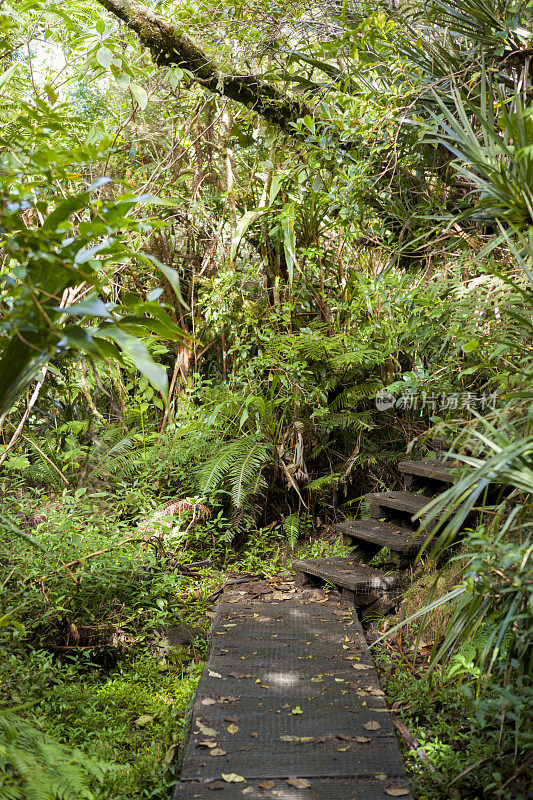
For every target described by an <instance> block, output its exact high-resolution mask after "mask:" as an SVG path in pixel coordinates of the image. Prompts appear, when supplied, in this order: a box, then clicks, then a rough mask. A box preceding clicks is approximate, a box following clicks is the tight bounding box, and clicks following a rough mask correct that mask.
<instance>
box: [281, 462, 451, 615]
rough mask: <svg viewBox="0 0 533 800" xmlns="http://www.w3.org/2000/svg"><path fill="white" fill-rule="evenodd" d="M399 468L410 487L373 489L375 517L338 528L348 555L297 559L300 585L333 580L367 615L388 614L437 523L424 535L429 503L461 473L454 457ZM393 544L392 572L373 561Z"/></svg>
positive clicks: (372, 512)
mask: <svg viewBox="0 0 533 800" xmlns="http://www.w3.org/2000/svg"><path fill="white" fill-rule="evenodd" d="M398 470H399V472H400V473H401V474H402V476H403V479H404V482H405V485H406V486H407V487H408V491H390V492H373V493H371V494H368V495H366V496H365V500H366V501H367V503H368V505H369V511H370V519H361V520H355V521H350V522H341V523H340V524H338V525H335V526H334V527H335V529H336V530H337V531H339V532H340V533H342V535H343V539H344V543H345V544H346V545H347V546H349V547H350V548H352V553H353V555H352V556H350V557H347V558H341V557H336V558H310V559H304V560H301V561H294V562H293V569H294V571H295V573H296V579H297V582H298V583H299V585H300V586H313V585H316V584H317V583H318V584H320V583H324V582H327V583H330V584H333V585H334V586H336V587H337V588H338V589H339V590H340V592H341V595H342V596H343V598H344V599H345V600H346V601H347V602H348V603H350V604H351V605H355V606H359V607H362V609H363V610H362V614H361V616H362V617H363V618H364V617H366V616H368V615H369V614H371V613H385V612H386V611H387V610H389V609H390V608H392V607H393V606H394V605H395V603H396V599H397V597H398V595H399V593H400V586H401V572H400V571H398V568H399V570H402V569H405V568H406V567H408V566H410V565H411V564H412V563H413V561H414V559H415V558H416V556H417V554H418V552H419V551H420V548H421V547H422V545H423V543H424V542H425V540H426V539H427V537H428V535H429V534H430V533H431V530H432V529H434V528H435V525H436V522H434V521H433V522H432V523H431V525H430V526H428V527H427V529H426V530H425V531H424V533H423V534H421V533H420V531H419V528H420V524H421V521H422V520H423V518H424V515H423V513H422V515H421V516H420V517H419V518H417V519H414V517H415V516H416V515H418V514H420V512H423V510H424V508H425V506H426V505H427V504H428V502H429V501H430V500H431V499H432V498H433V497H435V495H437V494H439V493H440V492H442V491H443V490H444V489H446V488H448V486H449V485H450V484H452V483H454V481H456V480H457V478H458V477H459V470H458V469H457V467H456V466H455V465H454V464H453V462H451V461H448V462H446V461H444V460H436V459H432V460H425V461H401V462H400V463H399V465H398ZM384 547H385V548H388V550H390V552H391V556H392V558H394V560H395V563H393V564H392V565H391V566H392V567H393V569H392V570H378V569H375V568H374V567H370V566H369V565H368V563H367V562H368V561H370V560H371V559H372V558H373V557H374V556H375V555H377V553H379V552H380V550H382V549H383V548H384Z"/></svg>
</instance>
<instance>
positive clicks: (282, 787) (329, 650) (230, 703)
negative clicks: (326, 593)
mask: <svg viewBox="0 0 533 800" xmlns="http://www.w3.org/2000/svg"><path fill="white" fill-rule="evenodd" d="M302 594H303V593H302ZM231 600H232V602H227V601H226V600H225V599H224V600H223V601H222V602H221V603H220V606H219V610H218V613H217V616H216V619H215V622H214V626H213V633H212V639H211V654H210V659H209V662H208V665H207V668H206V670H205V671H204V673H203V675H202V678H201V680H200V683H199V686H198V690H197V693H196V696H195V701H194V705H193V709H192V724H191V727H190V736H189V739H188V742H187V745H186V748H185V754H184V760H183V766H182V773H181V777H180V783H179V784H178V786H177V787H176V790H175V792H174V800H192V798H198V799H199V800H201V799H202V798H206V797H220V798H228V799H229V798H232V800H235V798H241V797H243V798H246V797H251V798H257V800H259V798H261V800H264V799H265V798H284V800H285V798H287V800H289V799H290V800H295V799H296V798H298V800H305V799H306V798H308V800H322V798H323V799H324V800H326V798H327V800H333V798H334V799H335V800H352V799H353V798H356V800H386V798H387V796H390V795H387V793H386V790H387V789H388V788H394V787H397V788H404V789H405V791H406V792H407V794H404V795H401V796H403V797H406V798H408V800H409V798H411V795H410V793H409V790H408V787H407V782H406V779H405V773H404V769H403V764H402V761H401V757H400V753H399V749H398V745H397V742H396V738H395V735H394V729H393V726H392V723H391V719H390V715H389V712H388V710H387V706H386V701H385V696H384V693H383V691H382V689H381V687H380V685H379V679H378V675H377V672H376V669H375V666H374V664H373V661H372V657H371V654H370V651H369V649H368V646H367V644H366V641H365V638H364V634H363V631H362V628H361V625H360V622H359V620H358V619H357V616H356V615H355V614H352V613H351V612H348V611H343V610H342V609H341V608H340V606H338V605H337V604H333V603H328V604H327V605H319V604H313V603H309V602H306V601H304V600H301V599H296V598H295V599H293V600H290V601H289V602H284V603H276V602H265V601H264V600H261V601H257V602H249V601H243V603H242V605H241V604H240V603H239V602H238V598H237V599H236V598H234V597H233V598H231ZM235 600H237V601H235ZM232 775H237V776H240V777H242V778H243V780H238V781H237V782H234V781H231V780H230V781H229V782H228V781H227V780H225V779H224V777H223V776H226V777H227V776H232ZM295 779H297V780H296V782H295ZM213 791H215V794H212V792H213ZM399 796H400V795H399Z"/></svg>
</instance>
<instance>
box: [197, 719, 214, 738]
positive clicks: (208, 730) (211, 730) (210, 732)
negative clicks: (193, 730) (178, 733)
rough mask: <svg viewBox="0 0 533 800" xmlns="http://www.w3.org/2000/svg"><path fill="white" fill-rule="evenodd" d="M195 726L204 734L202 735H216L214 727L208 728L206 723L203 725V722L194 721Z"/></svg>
mask: <svg viewBox="0 0 533 800" xmlns="http://www.w3.org/2000/svg"><path fill="white" fill-rule="evenodd" d="M196 727H197V728H198V730H199V731H200V733H203V734H204V736H216V735H217V732H216V730H215V729H214V728H208V727H207V725H204V724H203V722H200V721H199V720H197V721H196Z"/></svg>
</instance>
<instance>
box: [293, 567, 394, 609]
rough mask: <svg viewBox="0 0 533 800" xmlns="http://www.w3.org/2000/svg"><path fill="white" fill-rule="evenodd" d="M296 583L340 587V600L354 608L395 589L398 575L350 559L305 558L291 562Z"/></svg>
mask: <svg viewBox="0 0 533 800" xmlns="http://www.w3.org/2000/svg"><path fill="white" fill-rule="evenodd" d="M292 567H293V569H294V571H295V573H296V581H297V583H298V584H299V585H300V586H312V585H314V584H315V583H316V582H317V579H318V582H320V581H327V582H328V583H332V584H333V585H334V586H339V587H341V588H342V589H343V590H344V591H343V596H344V597H345V598H346V599H347V600H349V601H350V602H351V603H353V604H354V605H368V604H369V603H372V602H373V601H374V600H375V599H377V598H378V597H380V596H381V595H382V594H387V593H388V592H390V590H392V589H394V588H395V587H396V586H397V585H398V575H395V574H390V573H387V572H382V571H381V570H379V569H374V568H373V567H369V566H368V565H367V564H361V563H360V562H359V561H356V560H355V559H353V558H343V557H341V556H335V557H333V558H307V559H304V560H302V561H293V564H292Z"/></svg>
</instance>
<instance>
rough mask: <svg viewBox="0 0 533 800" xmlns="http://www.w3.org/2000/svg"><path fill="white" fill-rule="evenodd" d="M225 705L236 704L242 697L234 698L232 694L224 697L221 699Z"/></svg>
mask: <svg viewBox="0 0 533 800" xmlns="http://www.w3.org/2000/svg"><path fill="white" fill-rule="evenodd" d="M220 699H221V701H222V702H223V703H236V702H237V700H240V699H241V698H240V697H234V696H233V695H232V694H227V695H224V697H221V698H220Z"/></svg>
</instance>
